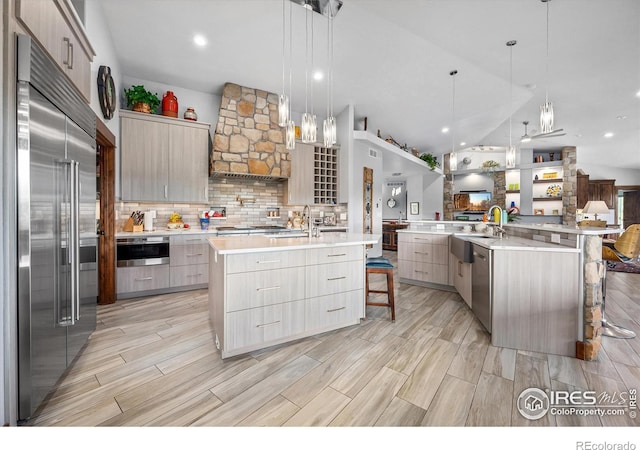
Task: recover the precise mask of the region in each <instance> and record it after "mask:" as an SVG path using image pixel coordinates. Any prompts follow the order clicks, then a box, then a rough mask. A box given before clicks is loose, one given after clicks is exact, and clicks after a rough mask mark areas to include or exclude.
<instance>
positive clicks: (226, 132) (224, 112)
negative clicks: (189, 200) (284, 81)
mask: <svg viewBox="0 0 640 450" xmlns="http://www.w3.org/2000/svg"><path fill="white" fill-rule="evenodd" d="M214 172H222V173H247V174H255V175H265V176H273V177H284V178H288V177H289V176H290V175H291V160H290V156H289V152H288V151H287V149H286V147H285V133H284V129H283V128H281V127H280V126H279V125H278V95H277V94H273V93H270V92H266V91H262V90H259V89H253V88H248V87H244V86H239V85H237V84H233V83H227V84H225V85H224V89H223V91H222V101H221V103H220V114H219V118H218V123H217V125H216V129H215V133H214V138H213V151H212V152H211V157H210V161H209V173H210V174H211V173H214Z"/></svg>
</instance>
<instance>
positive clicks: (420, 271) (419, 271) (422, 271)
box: [414, 270, 429, 273]
mask: <svg viewBox="0 0 640 450" xmlns="http://www.w3.org/2000/svg"><path fill="white" fill-rule="evenodd" d="M414 272H417V273H429V272H425V271H424V270H414Z"/></svg>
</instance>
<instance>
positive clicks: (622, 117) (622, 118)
mask: <svg viewBox="0 0 640 450" xmlns="http://www.w3.org/2000/svg"><path fill="white" fill-rule="evenodd" d="M626 118H627V116H616V119H618V120H624V119H626Z"/></svg>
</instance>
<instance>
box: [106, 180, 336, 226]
mask: <svg viewBox="0 0 640 450" xmlns="http://www.w3.org/2000/svg"><path fill="white" fill-rule="evenodd" d="M284 196H285V184H284V183H283V182H281V181H272V180H252V179H241V178H240V179H236V178H209V204H208V205H202V204H186V203H138V202H117V203H116V230H118V231H121V230H122V227H123V226H124V223H125V222H126V220H127V218H128V217H129V216H130V215H131V213H132V212H133V211H141V212H145V211H156V219H155V221H154V226H155V227H156V228H159V227H161V226H164V224H165V223H167V222H168V221H169V216H170V215H171V214H172V213H174V212H177V213H179V214H180V215H182V220H183V222H185V223H188V224H189V225H190V226H193V227H197V226H199V225H198V224H199V218H200V217H201V215H202V212H203V211H205V210H206V209H207V208H208V207H209V208H210V207H225V208H226V212H227V217H226V218H225V219H216V220H214V221H213V223H212V224H211V226H217V225H219V226H236V225H285V224H286V223H287V216H288V212H289V211H300V212H302V209H303V207H304V205H285V203H284ZM238 197H240V198H241V199H243V202H242V205H241V204H240V202H239V201H238ZM274 210H279V212H280V216H279V217H274V216H273V212H272V211H274ZM311 210H312V213H313V217H319V216H320V212H321V211H322V213H323V214H327V213H334V214H335V215H336V219H337V220H336V222H337V225H346V221H343V222H341V221H340V220H339V219H340V213H346V212H347V208H346V205H336V206H328V205H327V206H325V205H311ZM270 214H271V216H270Z"/></svg>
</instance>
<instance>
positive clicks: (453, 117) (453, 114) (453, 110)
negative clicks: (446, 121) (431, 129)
mask: <svg viewBox="0 0 640 450" xmlns="http://www.w3.org/2000/svg"><path fill="white" fill-rule="evenodd" d="M457 73H458V71H457V70H452V71H451V72H449V75H451V77H452V81H453V91H452V92H453V95H452V100H451V153H455V152H456V145H455V129H456V127H455V122H456V74H457Z"/></svg>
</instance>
